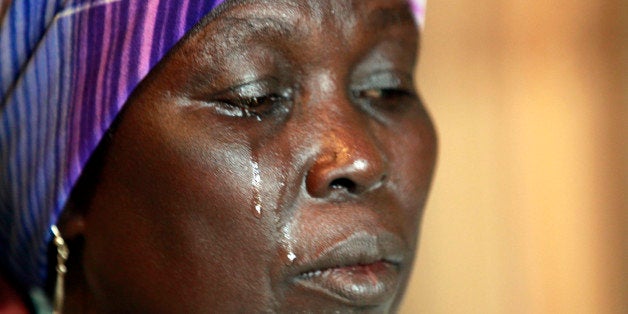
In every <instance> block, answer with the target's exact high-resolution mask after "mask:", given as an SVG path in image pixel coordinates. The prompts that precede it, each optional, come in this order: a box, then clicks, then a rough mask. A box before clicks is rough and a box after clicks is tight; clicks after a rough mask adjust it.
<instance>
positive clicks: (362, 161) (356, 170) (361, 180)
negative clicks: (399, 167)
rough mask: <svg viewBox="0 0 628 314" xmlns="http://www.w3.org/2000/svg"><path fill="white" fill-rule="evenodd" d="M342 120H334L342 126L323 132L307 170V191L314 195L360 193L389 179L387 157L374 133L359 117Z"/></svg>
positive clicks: (318, 196)
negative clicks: (312, 160) (319, 144)
mask: <svg viewBox="0 0 628 314" xmlns="http://www.w3.org/2000/svg"><path fill="white" fill-rule="evenodd" d="M336 118H338V117H336ZM362 118H363V117H362ZM342 120H344V121H338V120H336V121H335V122H336V124H337V125H340V126H341V127H338V128H332V129H330V131H328V132H323V133H322V139H321V143H322V144H321V146H320V148H319V149H318V151H317V154H316V156H315V159H314V162H313V164H312V165H311V167H310V169H309V171H308V172H307V177H306V182H305V184H306V188H307V192H308V193H309V195H310V196H312V197H314V198H329V197H332V196H335V197H338V196H359V195H361V194H363V193H367V192H370V191H373V190H376V189H378V188H379V187H381V186H382V185H383V184H384V183H385V182H386V180H387V176H388V173H387V172H388V160H387V158H386V155H385V154H384V152H383V151H382V149H381V145H378V144H379V143H378V141H377V139H376V138H375V136H374V135H373V134H371V133H370V132H369V131H368V128H367V127H365V124H364V123H360V117H358V118H356V117H355V116H353V117H346V119H342Z"/></svg>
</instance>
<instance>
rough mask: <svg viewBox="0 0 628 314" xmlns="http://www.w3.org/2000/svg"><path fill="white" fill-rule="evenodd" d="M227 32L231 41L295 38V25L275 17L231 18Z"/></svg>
mask: <svg viewBox="0 0 628 314" xmlns="http://www.w3.org/2000/svg"><path fill="white" fill-rule="evenodd" d="M227 21H228V23H227V25H226V26H225V28H226V29H225V31H226V33H227V36H228V38H229V39H230V40H241V39H248V38H252V37H253V38H255V37H264V38H267V37H269V36H270V37H274V36H281V37H286V38H293V37H295V35H296V32H295V27H294V25H291V24H290V23H289V22H286V21H283V20H281V19H277V18H274V17H246V18H242V17H229V18H228V19H227Z"/></svg>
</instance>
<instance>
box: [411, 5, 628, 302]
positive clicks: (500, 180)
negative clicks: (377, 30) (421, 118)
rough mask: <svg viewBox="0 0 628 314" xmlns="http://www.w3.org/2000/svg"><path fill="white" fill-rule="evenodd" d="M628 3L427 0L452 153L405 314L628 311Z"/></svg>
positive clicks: (437, 109)
mask: <svg viewBox="0 0 628 314" xmlns="http://www.w3.org/2000/svg"><path fill="white" fill-rule="evenodd" d="M622 2H623V3H622ZM620 7H621V8H620ZM627 7H628V1H625V0H599V1H590V0H589V1H585V0H552V1H545V0H484V1H472V0H455V1H452V0H429V1H428V16H427V29H426V31H425V34H424V39H423V55H422V60H421V63H420V67H419V73H420V80H419V85H420V89H421V90H422V92H423V95H424V97H425V99H426V101H427V103H428V107H429V108H430V110H431V112H432V114H433V116H434V119H435V120H436V122H437V125H438V128H439V133H440V141H441V151H440V160H439V168H438V173H437V177H436V181H435V185H434V190H433V194H432V197H431V199H430V202H429V204H428V208H427V212H426V215H425V220H424V223H423V232H422V239H421V250H420V253H419V257H418V259H417V264H416V268H415V272H414V277H413V280H412V283H411V286H410V289H409V290H408V292H407V295H406V299H405V303H404V305H403V307H402V310H401V312H402V313H447V314H449V313H465V314H466V313H483V314H484V313H489V314H490V313H628V284H627V283H628V196H626V195H628V53H627V52H628V19H627V17H628V14H627V13H628V12H627V11H626V10H627Z"/></svg>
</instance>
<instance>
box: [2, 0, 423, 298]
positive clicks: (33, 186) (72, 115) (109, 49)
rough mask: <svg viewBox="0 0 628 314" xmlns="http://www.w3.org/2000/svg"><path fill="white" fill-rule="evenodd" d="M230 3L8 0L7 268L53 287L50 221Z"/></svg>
mask: <svg viewBox="0 0 628 314" xmlns="http://www.w3.org/2000/svg"><path fill="white" fill-rule="evenodd" d="M223 1H224V0H213V1H212V0H74V1H68V0H49V1H44V0H21V1H12V2H3V4H0V22H1V24H0V267H2V268H3V269H5V270H7V271H8V272H9V273H10V274H11V275H12V276H13V277H14V278H15V279H16V280H17V281H18V283H19V284H21V285H22V286H23V287H24V288H31V287H42V286H43V285H44V282H45V280H46V276H47V267H48V265H47V263H48V261H47V253H46V252H47V248H48V243H49V241H50V239H51V232H50V227H51V226H52V225H53V224H55V223H56V221H57V219H58V217H59V215H60V213H61V211H62V210H63V207H64V206H65V204H66V202H67V200H68V197H69V194H70V191H71V190H72V188H73V186H74V184H75V183H76V181H77V180H78V178H79V176H80V174H81V172H82V170H83V168H84V166H85V165H86V163H87V160H88V159H89V157H90V155H91V154H92V153H93V151H94V149H95V148H96V146H97V145H98V143H99V142H100V140H101V138H102V137H103V135H104V134H105V133H106V131H107V129H108V128H109V127H110V125H111V123H112V122H113V120H114V119H115V117H116V115H117V114H118V113H119V111H120V110H121V108H122V106H123V105H124V103H125V102H126V101H127V99H128V97H129V96H130V94H131V93H132V92H133V90H134V89H135V88H136V87H137V85H138V84H139V83H140V82H141V81H142V79H143V78H144V77H146V75H147V74H148V73H149V71H150V70H151V69H152V68H153V67H154V66H155V65H156V64H157V63H158V62H159V61H160V60H161V59H162V58H163V57H164V56H165V54H166V53H167V52H168V51H169V50H170V49H171V48H172V47H173V46H174V45H175V44H176V43H177V42H178V41H179V40H180V39H181V38H182V37H183V36H184V35H185V34H186V33H187V32H188V31H189V30H190V29H192V27H194V25H195V24H197V23H198V22H199V21H200V20H201V19H202V18H203V16H205V15H206V14H207V13H209V12H210V11H211V10H212V9H214V8H215V7H216V6H218V5H219V4H220V3H222V2H223ZM409 2H410V4H411V7H412V10H413V12H414V13H415V17H416V20H417V23H418V24H419V25H421V26H422V25H423V20H424V19H423V16H424V12H425V10H424V5H425V3H424V2H425V1H424V0H409ZM8 3H10V4H8ZM7 5H8V7H7Z"/></svg>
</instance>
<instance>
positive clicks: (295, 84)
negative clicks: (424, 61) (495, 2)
mask: <svg viewBox="0 0 628 314" xmlns="http://www.w3.org/2000/svg"><path fill="white" fill-rule="evenodd" d="M212 14H213V16H210V17H209V18H207V19H206V20H205V21H204V22H202V25H201V26H200V27H199V28H198V29H197V31H194V32H192V33H191V34H190V35H189V36H188V37H186V38H185V39H184V40H183V41H182V42H181V43H180V44H179V45H178V46H177V47H176V48H175V49H173V51H171V53H170V54H169V55H168V56H167V57H166V58H165V59H164V60H163V61H162V63H161V64H160V65H159V66H158V67H156V68H155V69H153V71H152V72H151V73H150V75H149V77H148V78H147V79H145V81H144V82H143V83H142V85H141V86H140V87H139V88H138V89H137V90H136V91H135V93H134V95H133V97H132V98H131V100H129V102H128V103H127V104H126V109H125V112H124V113H123V115H122V116H121V119H120V121H119V125H118V126H117V130H116V132H115V136H114V137H113V140H112V141H111V143H109V145H108V147H107V151H106V154H105V155H104V158H103V164H102V169H101V171H100V173H99V179H98V184H97V185H96V186H95V187H94V190H93V195H92V196H91V197H90V200H89V202H87V204H81V205H80V206H77V205H76V204H75V203H71V204H70V205H69V206H68V209H66V213H65V215H64V217H63V223H62V231H63V233H64V235H65V237H66V238H68V239H70V241H73V240H74V241H75V242H77V241H76V239H81V240H80V241H78V242H79V243H80V244H78V245H74V250H73V251H72V252H71V254H72V255H73V256H74V260H75V261H74V262H73V263H72V264H71V265H70V266H71V267H70V273H69V275H68V277H69V278H68V287H67V289H66V291H67V294H68V295H67V297H66V303H65V311H66V312H70V313H73V312H78V313H81V312H90V313H118V312H131V313H207V312H212V311H216V310H219V311H220V312H244V313H253V312H303V311H315V312H334V311H341V312H351V311H364V312H389V311H394V310H395V309H396V307H397V305H398V303H399V301H400V299H401V297H402V295H403V291H404V288H405V286H406V283H407V280H408V278H409V274H410V268H411V265H412V262H413V257H414V253H415V249H416V245H417V235H418V230H419V224H420V220H421V215H422V211H423V206H424V204H425V201H426V198H427V194H428V190H429V186H430V182H431V178H432V172H433V169H434V163H435V158H436V137H435V132H434V128H433V126H432V123H431V121H430V118H429V116H428V114H427V113H426V111H425V109H424V108H423V106H422V104H421V101H420V98H419V97H418V96H417V92H416V90H415V87H414V79H413V69H414V66H415V62H416V61H415V59H416V55H417V46H418V43H417V40H418V34H417V30H416V26H415V25H414V23H413V20H412V15H411V13H410V12H409V11H408V7H407V4H406V2H405V1H404V0H395V1H391V0H369V1H364V0H355V1H337V0H308V1H303V0H299V1H297V0H286V1H279V0H267V1H263V0H251V1H233V2H228V3H226V5H225V6H224V7H223V9H221V10H220V11H217V12H213V13H212Z"/></svg>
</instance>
